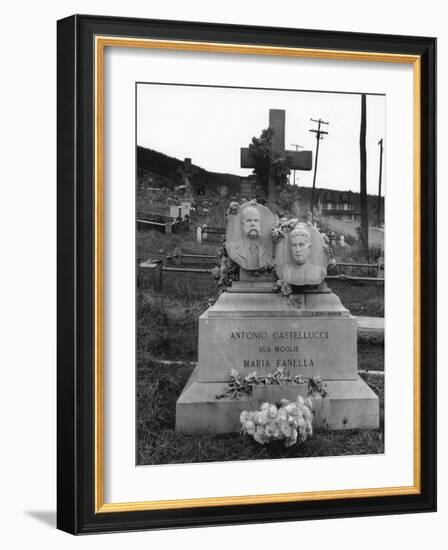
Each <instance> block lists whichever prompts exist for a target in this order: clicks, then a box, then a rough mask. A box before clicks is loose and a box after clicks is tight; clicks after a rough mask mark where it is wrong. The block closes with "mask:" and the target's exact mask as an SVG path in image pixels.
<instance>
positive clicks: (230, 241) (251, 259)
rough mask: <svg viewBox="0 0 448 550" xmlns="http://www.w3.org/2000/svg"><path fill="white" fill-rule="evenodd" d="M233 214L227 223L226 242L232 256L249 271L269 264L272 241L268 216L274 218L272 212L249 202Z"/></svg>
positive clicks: (228, 252)
mask: <svg viewBox="0 0 448 550" xmlns="http://www.w3.org/2000/svg"><path fill="white" fill-rule="evenodd" d="M265 211H266V212H265ZM232 216H233V219H229V222H228V225H227V242H226V250H227V254H228V255H229V256H230V258H231V259H232V260H233V261H234V262H236V263H237V264H239V265H240V266H241V267H242V268H244V269H247V270H248V271H253V270H257V269H261V268H262V267H266V266H267V265H269V264H270V263H271V261H272V242H271V240H270V227H266V225H267V224H266V218H270V217H272V218H273V216H272V214H271V212H270V211H269V210H268V209H267V208H265V207H263V206H261V205H258V204H253V203H249V204H248V205H247V206H243V207H241V209H240V210H239V212H238V213H237V214H236V215H232ZM229 217H230V216H229ZM272 221H273V219H272ZM270 225H272V222H271V224H270Z"/></svg>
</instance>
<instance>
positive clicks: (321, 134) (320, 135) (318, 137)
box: [310, 118, 329, 214]
mask: <svg viewBox="0 0 448 550" xmlns="http://www.w3.org/2000/svg"><path fill="white" fill-rule="evenodd" d="M310 120H311V122H317V130H314V129H311V130H310V132H314V133H315V134H316V160H315V161H314V176H313V189H312V190H311V203H310V210H311V213H312V214H313V212H314V194H315V192H316V173H317V160H318V158H319V143H320V140H321V139H324V135H325V134H328V132H324V130H321V129H320V127H321V124H327V125H328V124H329V123H328V122H325V120H322V119H321V118H319V120H316V119H314V118H311V119H310Z"/></svg>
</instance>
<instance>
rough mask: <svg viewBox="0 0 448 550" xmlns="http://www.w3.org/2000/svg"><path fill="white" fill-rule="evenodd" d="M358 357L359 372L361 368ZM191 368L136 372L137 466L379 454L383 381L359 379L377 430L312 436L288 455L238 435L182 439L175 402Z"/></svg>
mask: <svg viewBox="0 0 448 550" xmlns="http://www.w3.org/2000/svg"><path fill="white" fill-rule="evenodd" d="M364 367H365V365H364V362H363V358H362V354H361V358H360V368H364ZM192 370H193V367H192V366H190V365H178V366H167V365H163V364H160V363H158V362H156V361H150V362H148V363H147V365H146V366H145V367H143V368H139V369H138V371H137V403H138V411H137V419H138V420H137V442H138V444H137V464H139V465H144V464H176V463H193V462H223V461H229V460H256V459H272V458H293V457H295V458H297V457H315V456H342V455H365V454H380V453H383V452H384V437H383V434H384V378H383V377H382V376H379V375H373V374H365V375H363V378H364V379H365V380H366V382H367V383H368V384H369V385H370V387H371V388H372V389H373V390H374V391H375V393H376V394H377V395H378V397H379V399H380V428H379V429H377V430H344V431H325V430H316V432H315V433H314V435H313V437H312V438H310V439H309V440H307V441H305V443H303V444H301V445H295V446H294V447H291V448H289V449H287V448H285V447H284V446H283V445H282V444H271V445H267V446H260V445H258V444H257V443H255V442H254V441H253V439H252V438H250V437H247V436H243V435H241V434H226V435H189V436H187V435H182V434H179V433H176V432H175V431H174V427H175V410H176V406H175V405H176V401H177V399H178V397H179V395H180V393H181V392H182V389H183V387H184V386H185V384H186V382H187V380H188V377H189V376H190V374H191V372H192Z"/></svg>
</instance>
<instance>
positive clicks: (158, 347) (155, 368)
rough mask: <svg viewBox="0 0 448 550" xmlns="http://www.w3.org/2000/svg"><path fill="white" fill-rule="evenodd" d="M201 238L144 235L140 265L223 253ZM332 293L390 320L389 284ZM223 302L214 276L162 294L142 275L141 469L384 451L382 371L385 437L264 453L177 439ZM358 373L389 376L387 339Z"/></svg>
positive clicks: (365, 433) (174, 279) (227, 438)
mask: <svg viewBox="0 0 448 550" xmlns="http://www.w3.org/2000/svg"><path fill="white" fill-rule="evenodd" d="M194 233H195V232H194V231H191V232H190V233H188V234H183V235H167V236H166V235H164V234H161V233H157V232H155V231H138V232H137V259H138V260H139V261H142V260H147V259H148V258H156V257H159V256H160V251H161V250H164V252H165V253H166V254H170V253H172V252H174V251H175V250H176V249H177V250H179V249H180V250H182V252H184V253H190V254H198V253H201V254H215V253H216V250H217V246H219V242H217V241H216V242H214V243H210V244H198V243H196V241H195V234H194ZM217 263H218V262H216V265H217ZM207 266H208V267H211V266H212V264H210V263H209V264H208V265H207ZM328 286H329V287H330V288H331V289H332V290H333V291H334V292H335V293H336V294H337V295H338V296H339V297H340V299H341V301H342V303H343V304H344V306H345V307H347V308H348V309H349V310H350V311H351V313H352V314H353V315H359V316H370V317H382V316H383V315H384V293H383V285H381V284H378V283H363V282H358V283H353V282H348V281H329V282H328ZM215 297H216V286H215V282H214V280H213V279H212V277H211V275H207V274H192V273H172V272H170V273H164V276H163V286H162V288H161V290H159V291H156V290H154V288H153V287H152V285H151V283H150V281H149V280H148V278H147V277H146V276H145V277H140V276H139V280H138V285H137V303H136V306H137V357H136V358H137V373H136V374H137V388H136V397H137V419H136V421H137V449H136V453H137V456H136V461H137V464H139V465H143V464H167V463H193V462H209V461H213V462H214V461H216V462H221V461H227V460H254V459H268V458H287V457H307V456H308V457H311V456H330V455H332V456H341V455H357V454H379V453H383V452H384V438H383V436H384V377H383V376H382V375H379V374H375V373H374V372H367V373H363V374H361V376H362V377H363V378H364V380H365V381H366V382H367V383H368V384H369V386H370V387H371V388H372V389H373V391H374V392H375V393H376V394H377V395H378V397H379V399H380V427H379V429H377V430H343V431H323V430H316V431H315V433H314V435H313V437H312V438H310V439H309V440H307V441H306V442H305V443H302V444H301V445H295V446H294V447H292V448H289V449H287V448H285V447H283V445H282V444H281V443H279V444H278V445H274V444H271V445H269V446H261V445H259V444H257V443H255V442H254V441H253V439H252V438H250V437H247V436H243V435H239V434H229V435H194V436H192V435H189V436H185V435H182V434H180V433H177V432H175V411H176V401H177V399H178V398H179V396H180V394H181V392H182V390H183V388H184V386H185V384H186V382H187V380H188V378H189V376H190V374H191V373H192V371H193V369H194V363H195V361H196V360H197V344H198V317H199V316H200V315H201V314H202V313H203V312H204V311H205V309H207V307H208V305H209V300H210V299H214V298H215ZM358 368H359V370H361V371H383V369H384V342H383V338H380V337H378V336H369V335H363V336H360V337H358Z"/></svg>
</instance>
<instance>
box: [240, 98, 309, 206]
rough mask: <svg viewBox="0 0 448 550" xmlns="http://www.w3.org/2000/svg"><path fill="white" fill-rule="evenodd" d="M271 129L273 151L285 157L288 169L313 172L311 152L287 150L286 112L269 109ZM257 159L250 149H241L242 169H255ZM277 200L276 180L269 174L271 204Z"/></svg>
mask: <svg viewBox="0 0 448 550" xmlns="http://www.w3.org/2000/svg"><path fill="white" fill-rule="evenodd" d="M269 127H270V128H272V130H273V135H272V149H273V151H274V152H276V153H278V154H280V155H282V156H285V157H286V162H287V165H288V168H291V169H293V170H311V168H312V165H313V160H312V159H313V154H312V152H311V151H303V150H302V151H293V150H285V110H284V109H269ZM256 161H257V159H256V157H255V155H253V154H252V153H251V152H250V150H249V148H248V147H242V148H241V168H255V167H256ZM274 200H275V180H274V177H273V175H272V174H269V199H268V201H269V203H270V204H272V203H273V202H274Z"/></svg>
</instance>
